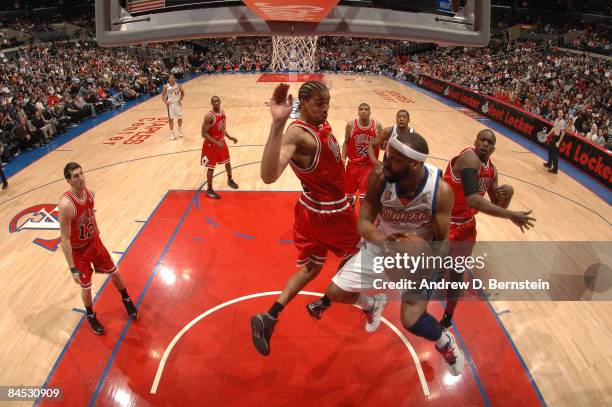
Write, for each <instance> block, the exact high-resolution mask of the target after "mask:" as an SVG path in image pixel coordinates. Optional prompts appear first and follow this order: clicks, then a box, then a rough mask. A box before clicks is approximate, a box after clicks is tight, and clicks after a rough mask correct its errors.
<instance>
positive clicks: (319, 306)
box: [306, 300, 329, 321]
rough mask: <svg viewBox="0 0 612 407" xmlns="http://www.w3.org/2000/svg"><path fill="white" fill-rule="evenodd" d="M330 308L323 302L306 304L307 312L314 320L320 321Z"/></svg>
mask: <svg viewBox="0 0 612 407" xmlns="http://www.w3.org/2000/svg"><path fill="white" fill-rule="evenodd" d="M328 308H329V305H325V304H323V301H322V300H317V301H315V302H311V303H310V304H306V311H308V313H309V314H310V316H311V317H312V319H314V320H315V321H318V320H319V319H321V317H322V316H323V312H325V310H326V309H328Z"/></svg>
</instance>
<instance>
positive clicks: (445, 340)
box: [436, 331, 450, 349]
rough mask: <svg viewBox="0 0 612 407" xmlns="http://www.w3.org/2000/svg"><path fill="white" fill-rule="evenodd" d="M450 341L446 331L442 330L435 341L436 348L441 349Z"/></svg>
mask: <svg viewBox="0 0 612 407" xmlns="http://www.w3.org/2000/svg"><path fill="white" fill-rule="evenodd" d="M449 342H450V337H449V336H448V333H446V331H442V336H440V339H438V340H437V341H436V348H438V349H442V348H444V347H445V346H446V345H448V343H449Z"/></svg>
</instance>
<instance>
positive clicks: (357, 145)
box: [342, 103, 382, 205]
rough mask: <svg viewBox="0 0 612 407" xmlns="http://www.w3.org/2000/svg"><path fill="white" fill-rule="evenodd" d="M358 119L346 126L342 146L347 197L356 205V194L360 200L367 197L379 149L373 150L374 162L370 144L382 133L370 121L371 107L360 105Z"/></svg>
mask: <svg viewBox="0 0 612 407" xmlns="http://www.w3.org/2000/svg"><path fill="white" fill-rule="evenodd" d="M358 116H359V118H358V119H355V120H352V121H350V122H348V123H347V124H346V130H345V134H344V144H342V160H343V161H346V159H347V158H348V162H347V164H346V190H345V192H346V196H347V197H348V198H349V199H350V200H351V204H352V205H354V204H355V193H356V192H359V198H360V199H363V198H364V197H365V193H366V189H367V186H368V177H369V176H370V172H371V171H372V168H373V166H374V164H375V163H378V151H379V148H378V147H374V148H373V155H374V157H373V158H374V161H372V157H370V156H369V154H368V149H369V147H370V143H371V142H372V140H374V138H376V136H377V135H379V134H380V133H381V132H382V128H381V126H380V123H377V122H376V121H374V120H370V105H368V104H367V103H362V104H360V105H359V110H358Z"/></svg>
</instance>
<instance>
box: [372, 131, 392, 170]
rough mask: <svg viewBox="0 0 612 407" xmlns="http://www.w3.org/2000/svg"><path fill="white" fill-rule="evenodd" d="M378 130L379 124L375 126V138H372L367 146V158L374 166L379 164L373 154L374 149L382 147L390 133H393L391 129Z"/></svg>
mask: <svg viewBox="0 0 612 407" xmlns="http://www.w3.org/2000/svg"><path fill="white" fill-rule="evenodd" d="M379 129H381V126H380V124H379V125H378V126H377V129H376V137H374V139H373V140H372V142H371V143H370V145H369V146H368V157H370V160H371V161H372V163H373V164H374V165H377V164H380V161H378V157H377V156H376V154H375V153H374V148H375V147H377V146H382V145H383V144H384V143H386V142H387V140H388V139H389V136H390V135H391V132H392V131H393V129H392V128H391V127H387V128H385V129H381V130H380V131H379Z"/></svg>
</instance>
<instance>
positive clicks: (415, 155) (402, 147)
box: [389, 137, 427, 162]
mask: <svg viewBox="0 0 612 407" xmlns="http://www.w3.org/2000/svg"><path fill="white" fill-rule="evenodd" d="M389 145H390V146H391V147H393V148H394V149H396V150H397V151H399V152H400V153H402V154H403V155H405V156H406V157H408V158H412V159H413V160H415V161H419V162H425V160H426V159H427V154H423V153H419V152H418V151H416V150H415V149H413V148H411V147H408V146H407V145H406V144H404V143H402V142H401V141H399V140H398V139H397V137H391V140H389Z"/></svg>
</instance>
